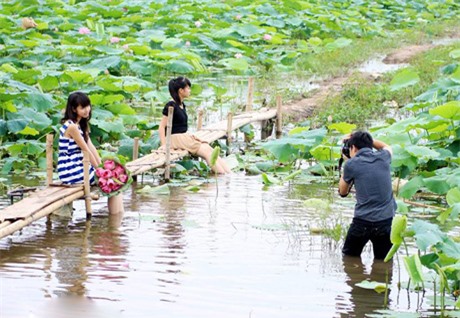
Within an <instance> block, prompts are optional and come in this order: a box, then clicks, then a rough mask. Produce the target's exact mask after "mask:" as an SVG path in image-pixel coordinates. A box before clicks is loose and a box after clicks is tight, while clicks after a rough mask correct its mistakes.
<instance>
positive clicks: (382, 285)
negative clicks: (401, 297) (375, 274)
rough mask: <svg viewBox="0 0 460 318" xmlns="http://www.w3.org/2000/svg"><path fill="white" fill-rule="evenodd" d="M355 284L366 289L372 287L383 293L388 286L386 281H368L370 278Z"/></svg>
mask: <svg viewBox="0 0 460 318" xmlns="http://www.w3.org/2000/svg"><path fill="white" fill-rule="evenodd" d="M355 286H358V287H361V288H364V289H371V290H375V291H376V292H377V293H383V292H385V290H387V286H386V284H385V283H379V282H376V281H371V282H370V281H368V280H363V281H362V282H360V283H356V284H355Z"/></svg>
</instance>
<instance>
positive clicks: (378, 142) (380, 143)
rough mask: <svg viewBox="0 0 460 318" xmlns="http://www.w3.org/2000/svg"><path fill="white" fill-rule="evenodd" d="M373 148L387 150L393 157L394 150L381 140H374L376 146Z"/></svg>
mask: <svg viewBox="0 0 460 318" xmlns="http://www.w3.org/2000/svg"><path fill="white" fill-rule="evenodd" d="M372 146H373V147H374V148H375V149H377V150H380V149H384V150H387V151H388V152H389V153H390V155H391V156H393V149H391V147H390V146H389V145H387V144H386V143H384V142H383V141H381V140H377V139H374V144H373V145H372Z"/></svg>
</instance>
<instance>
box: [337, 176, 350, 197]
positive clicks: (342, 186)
mask: <svg viewBox="0 0 460 318" xmlns="http://www.w3.org/2000/svg"><path fill="white" fill-rule="evenodd" d="M350 188H351V185H350V184H348V183H346V182H345V180H343V176H341V177H340V181H339V194H340V196H341V197H346V196H347V195H348V193H350Z"/></svg>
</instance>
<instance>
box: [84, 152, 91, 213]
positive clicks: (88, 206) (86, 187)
mask: <svg viewBox="0 0 460 318" xmlns="http://www.w3.org/2000/svg"><path fill="white" fill-rule="evenodd" d="M89 165H90V161H89V153H88V152H87V151H83V190H84V195H85V208H86V219H87V220H90V219H91V216H92V214H93V212H92V210H91V188H90V184H89V182H90V180H89Z"/></svg>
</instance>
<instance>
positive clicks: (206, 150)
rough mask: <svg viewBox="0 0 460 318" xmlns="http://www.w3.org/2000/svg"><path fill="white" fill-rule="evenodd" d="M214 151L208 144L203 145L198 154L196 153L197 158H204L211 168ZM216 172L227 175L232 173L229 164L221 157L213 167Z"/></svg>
mask: <svg viewBox="0 0 460 318" xmlns="http://www.w3.org/2000/svg"><path fill="white" fill-rule="evenodd" d="M213 150H214V149H213V148H212V147H211V146H210V145H209V144H206V143H203V144H201V146H200V149H198V152H197V153H196V155H197V156H199V157H201V158H203V159H204V160H206V162H207V163H208V165H209V166H211V154H212V151H213ZM211 168H212V169H213V170H214V171H215V172H217V173H220V174H226V173H231V172H232V171H231V170H230V168H229V167H228V165H227V163H226V162H225V160H223V159H222V158H221V157H218V158H217V161H216V164H215V165H214V167H211Z"/></svg>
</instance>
